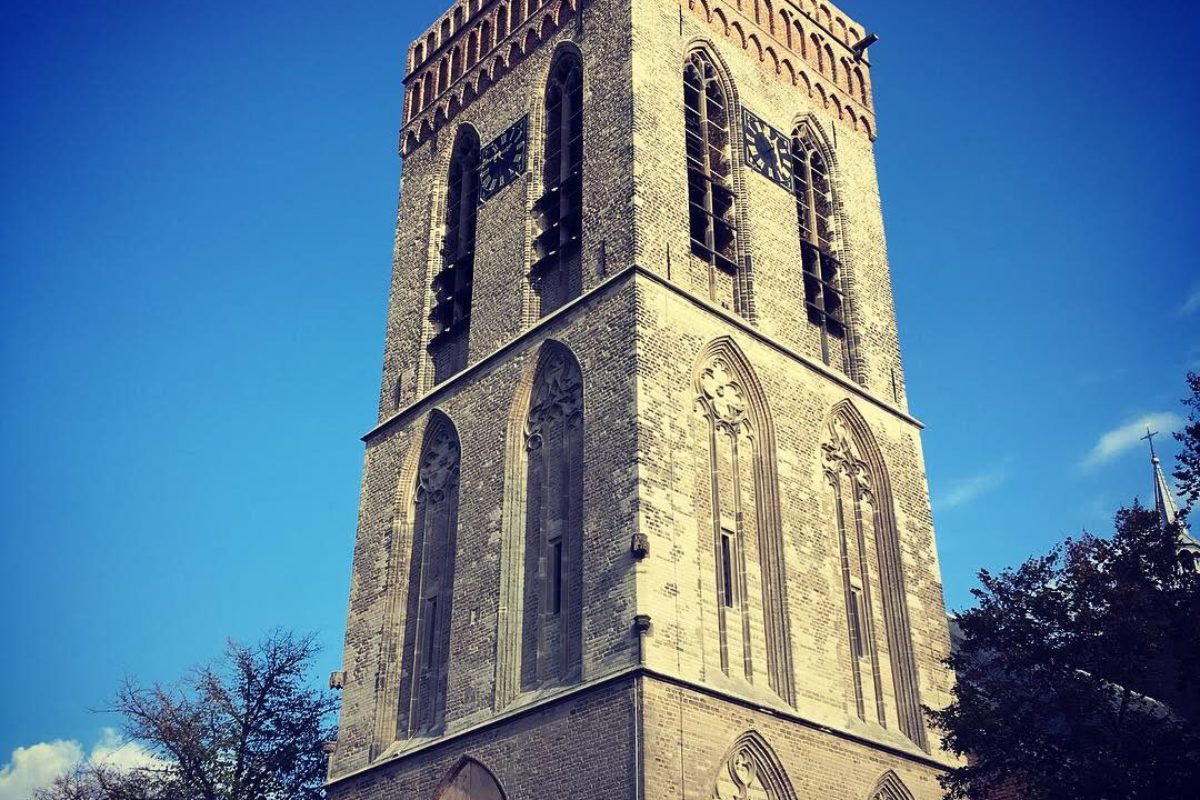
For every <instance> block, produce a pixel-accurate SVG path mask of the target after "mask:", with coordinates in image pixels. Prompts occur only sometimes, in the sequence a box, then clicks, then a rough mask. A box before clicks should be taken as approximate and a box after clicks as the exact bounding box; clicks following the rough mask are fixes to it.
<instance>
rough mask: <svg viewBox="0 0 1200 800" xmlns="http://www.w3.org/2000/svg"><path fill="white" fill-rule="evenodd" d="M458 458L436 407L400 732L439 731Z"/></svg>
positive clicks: (418, 513)
mask: <svg viewBox="0 0 1200 800" xmlns="http://www.w3.org/2000/svg"><path fill="white" fill-rule="evenodd" d="M459 457H460V451H459V444H458V433H457V432H456V431H455V430H454V425H453V423H451V422H450V420H449V418H447V417H446V416H444V415H442V414H440V413H435V415H434V416H433V418H432V419H431V420H430V421H429V427H428V428H427V429H426V432H425V439H424V442H423V444H422V447H421V458H420V461H419V463H418V467H417V484H416V487H415V490H414V493H413V501H412V502H413V510H412V521H413V526H412V556H411V558H410V560H409V574H408V605H407V607H408V613H407V615H406V617H405V630H404V651H403V656H402V662H403V665H402V668H401V674H402V679H403V683H402V684H401V690H400V713H399V723H400V731H401V733H403V734H406V735H407V736H410V737H411V736H416V735H429V734H434V733H437V732H439V731H440V730H441V729H442V726H443V724H444V721H445V720H444V717H445V711H446V680H447V676H448V674H449V654H450V610H451V605H452V602H453V599H454V594H453V589H454V557H455V546H456V544H455V543H456V540H457V537H458V474H459Z"/></svg>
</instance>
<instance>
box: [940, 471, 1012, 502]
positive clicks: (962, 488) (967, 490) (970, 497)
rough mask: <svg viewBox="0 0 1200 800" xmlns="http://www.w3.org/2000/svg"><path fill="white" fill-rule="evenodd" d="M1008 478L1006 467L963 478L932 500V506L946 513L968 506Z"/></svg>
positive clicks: (998, 486)
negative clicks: (942, 494)
mask: <svg viewBox="0 0 1200 800" xmlns="http://www.w3.org/2000/svg"><path fill="white" fill-rule="evenodd" d="M1008 476H1009V469H1008V467H1007V466H1000V467H996V468H995V469H992V470H989V471H987V472H981V473H979V474H978V475H972V476H971V477H969V478H964V479H962V480H959V481H956V482H954V483H953V484H951V486H950V491H948V492H946V494H945V495H944V496H941V497H938V498H937V499H936V500H934V503H933V504H934V506H936V507H937V509H938V510H939V511H948V510H949V509H952V508H960V507H962V506H965V505H970V504H971V503H973V502H975V501H976V500H977V499H979V497H980V496H982V495H985V494H987V493H988V492H990V491H993V490H995V489H998V488H1000V487H1001V486H1002V485H1004V483H1005V482H1006V481H1007V480H1008Z"/></svg>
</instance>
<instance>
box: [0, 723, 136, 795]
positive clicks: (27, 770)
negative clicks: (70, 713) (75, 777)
mask: <svg viewBox="0 0 1200 800" xmlns="http://www.w3.org/2000/svg"><path fill="white" fill-rule="evenodd" d="M84 761H85V757H84V749H83V745H82V744H80V743H79V742H76V741H68V740H64V739H56V740H54V741H52V742H41V743H39V744H35V745H30V746H29V747H18V748H17V749H16V750H14V751H13V753H12V757H11V758H10V759H9V762H8V763H7V764H5V765H4V766H3V767H0V800H30V799H31V798H32V797H33V794H34V792H36V791H37V790H38V789H46V788H49V787H50V785H51V784H52V783H54V781H55V780H56V779H57V778H59V777H60V776H62V775H65V774H67V772H69V771H70V770H72V769H74V768H75V767H76V766H78V765H79V764H81V763H83V762H84ZM86 761H87V762H88V763H90V764H103V765H104V766H107V767H110V768H112V769H117V770H130V769H137V768H139V767H149V766H154V765H155V764H156V763H158V762H157V759H155V758H154V756H153V755H152V754H151V753H150V752H149V751H147V750H146V749H145V748H144V747H142V746H141V745H138V744H135V743H133V742H127V741H125V740H124V739H122V738H121V736H120V734H118V733H117V732H116V731H114V730H113V729H112V728H105V729H104V730H103V731H101V734H100V740H99V741H97V742H96V744H95V746H93V747H92V750H91V753H89V754H88V755H87V757H86Z"/></svg>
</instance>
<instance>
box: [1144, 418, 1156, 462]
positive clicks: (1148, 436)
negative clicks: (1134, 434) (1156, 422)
mask: <svg viewBox="0 0 1200 800" xmlns="http://www.w3.org/2000/svg"><path fill="white" fill-rule="evenodd" d="M1155 436H1158V431H1152V430H1150V426H1146V435H1145V436H1143V437H1142V441H1143V442H1149V443H1150V457H1151V458H1153V459H1155V460H1157V459H1158V453H1156V452H1154V437H1155Z"/></svg>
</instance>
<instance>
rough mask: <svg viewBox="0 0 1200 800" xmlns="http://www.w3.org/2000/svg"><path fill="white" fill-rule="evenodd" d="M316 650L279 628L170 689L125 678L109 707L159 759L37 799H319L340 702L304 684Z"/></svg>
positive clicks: (92, 769)
mask: <svg viewBox="0 0 1200 800" xmlns="http://www.w3.org/2000/svg"><path fill="white" fill-rule="evenodd" d="M316 652H317V645H316V643H315V641H314V639H313V638H312V637H311V636H308V637H300V638H297V637H295V636H293V635H292V634H290V633H286V632H283V631H275V632H272V633H270V634H268V635H267V636H266V637H264V638H263V639H262V640H261V641H260V642H259V643H258V644H256V645H253V646H246V645H243V644H240V643H238V642H235V641H232V640H230V641H229V643H228V644H227V645H226V648H225V652H224V655H223V656H222V657H221V658H220V659H218V660H217V661H215V662H213V663H210V664H207V665H205V666H202V667H199V668H197V669H195V670H193V671H192V672H191V673H189V674H188V675H187V676H185V677H184V678H183V679H182V680H181V681H180V682H178V683H176V684H173V685H166V686H164V685H161V684H154V685H152V686H149V687H144V686H140V685H138V684H137V683H135V682H133V681H129V680H127V681H126V682H125V683H124V684H123V685H122V686H121V688H120V689H119V690H118V692H117V696H116V700H115V710H116V711H117V712H119V713H120V714H121V715H122V716H123V717H124V724H123V728H124V733H125V735H126V736H127V737H128V738H129V739H130V741H133V742H137V743H139V744H141V745H142V746H144V747H145V748H147V750H148V751H149V752H150V753H151V754H152V755H153V757H154V760H155V763H154V764H153V765H150V766H146V767H143V768H140V769H134V770H128V771H124V772H122V771H116V770H112V769H109V768H105V767H104V766H102V765H99V766H98V765H83V766H81V767H80V768H78V769H77V770H76V771H75V772H73V773H71V774H69V775H67V776H65V777H64V778H62V779H60V780H59V781H58V782H56V783H55V785H54V786H53V788H52V789H50V790H48V791H46V792H43V793H42V794H41V795H40V797H39V800H313V799H315V798H320V797H323V796H324V791H323V789H322V785H323V783H324V779H325V766H326V755H325V752H324V745H325V742H326V741H327V740H329V739H330V738H332V736H333V729H332V727H331V724H330V723H331V716H332V714H333V712H334V710H335V709H336V706H337V701H336V699H335V698H334V697H332V696H331V695H329V694H328V693H326V692H324V691H321V690H317V689H313V688H311V686H310V685H309V681H308V679H307V678H308V676H307V672H308V670H309V668H310V667H311V662H312V658H313V656H314V655H315V654H316Z"/></svg>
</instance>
